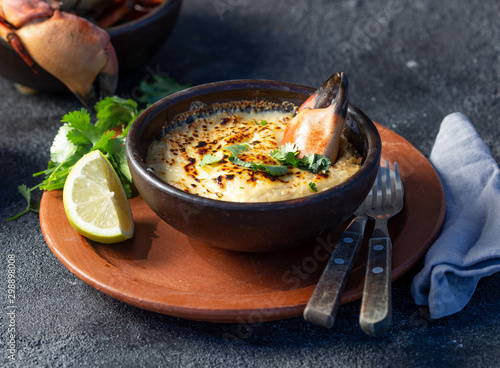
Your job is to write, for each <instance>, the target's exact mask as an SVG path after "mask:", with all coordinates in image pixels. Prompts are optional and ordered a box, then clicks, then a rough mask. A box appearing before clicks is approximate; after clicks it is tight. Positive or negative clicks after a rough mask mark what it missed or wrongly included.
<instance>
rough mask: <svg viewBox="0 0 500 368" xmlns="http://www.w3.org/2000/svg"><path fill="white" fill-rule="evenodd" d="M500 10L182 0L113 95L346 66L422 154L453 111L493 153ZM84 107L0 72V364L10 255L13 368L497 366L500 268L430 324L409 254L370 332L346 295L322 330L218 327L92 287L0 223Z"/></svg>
mask: <svg viewBox="0 0 500 368" xmlns="http://www.w3.org/2000/svg"><path fill="white" fill-rule="evenodd" d="M499 14H500V3H499V2H498V1H494V0H490V1H479V0H475V1H469V0H460V1H453V0H450V1H446V2H445V1H423V0H411V1H409V0H404V1H399V0H398V1H396V0H389V1H381V0H375V1H357V0H349V1H326V0H325V1H317V0H316V1H293V2H292V1H286V2H285V1H268V0H255V1H250V0H218V1H215V0H214V1H208V0H206V1H202V0H186V1H185V2H184V4H183V9H182V11H181V17H180V19H179V22H178V24H177V26H176V28H175V30H174V32H173V33H172V36H171V38H170V39H169V40H168V42H167V43H166V44H165V46H164V47H163V48H162V50H161V52H160V53H159V54H158V55H157V56H156V57H154V58H153V59H152V60H151V61H150V62H149V64H148V67H143V68H140V69H139V70H137V71H136V72H135V73H133V74H131V75H127V76H123V77H122V78H121V80H120V84H119V90H118V94H120V95H121V96H124V97H127V96H130V97H134V95H135V93H136V92H135V91H136V89H135V87H136V86H137V85H138V83H139V82H140V81H141V80H143V79H146V78H150V77H149V76H150V74H151V73H160V74H167V73H168V74H170V75H171V76H172V77H174V78H175V79H176V80H178V81H179V82H184V83H192V84H201V83H205V82H211V81H219V80H225V79H238V78H264V79H275V80H282V81H287V82H292V83H298V84H305V85H309V86H318V85H320V84H321V83H322V82H323V80H324V79H325V78H327V77H328V76H329V75H330V74H331V73H332V72H333V71H336V70H343V71H345V72H346V73H347V74H348V76H349V79H350V84H351V96H352V97H351V101H352V103H354V104H355V105H357V106H358V107H360V108H361V109H362V110H364V111H365V112H366V113H367V114H368V115H369V116H370V117H371V118H372V119H373V120H375V121H377V122H379V123H381V124H383V125H385V126H387V127H389V128H391V129H393V130H394V131H396V132H397V133H399V134H400V135H402V136H403V137H405V138H406V139H408V140H409V141H410V142H411V143H412V144H414V145H415V146H416V147H417V148H418V149H419V150H421V151H422V152H423V153H424V154H425V155H426V156H428V155H429V153H430V150H431V148H432V145H433V142H434V139H435V136H436V133H437V131H438V128H439V124H440V122H441V120H442V119H443V118H444V117H445V116H446V115H447V114H449V113H451V112H454V111H460V112H462V113H464V114H465V115H467V116H468V117H469V118H470V120H471V121H472V123H473V124H474V125H475V127H476V128H477V130H478V132H479V133H480V135H481V136H482V137H483V139H484V140H485V141H486V143H487V144H488V146H489V147H490V149H491V151H492V154H493V156H494V157H495V159H496V160H497V161H499V160H500V147H499V145H498V144H497V142H498V141H499V137H500V127H499V125H500V103H499V100H500V98H499V97H500V92H499V85H500V22H499V20H498V16H499ZM79 108H80V105H79V103H78V101H77V100H76V99H75V98H74V97H73V96H72V95H69V94H62V95H57V94H46V93H38V94H36V95H21V94H19V93H18V92H17V90H16V89H15V88H14V87H13V85H12V84H11V83H9V82H8V81H6V80H4V79H0V119H1V120H0V162H1V166H0V167H1V178H0V179H1V180H0V203H1V205H0V206H1V210H0V252H1V256H0V259H1V262H0V285H4V287H2V288H1V291H0V307H1V308H0V321H1V322H2V325H1V326H2V327H1V330H0V365H4V364H3V363H7V362H8V358H7V352H6V345H5V344H6V340H7V334H6V326H5V324H6V322H8V319H7V314H6V312H7V309H6V305H7V302H6V290H7V289H6V287H5V283H6V280H7V255H8V254H15V256H16V266H17V284H16V287H17V290H16V295H17V301H16V305H17V315H16V324H17V332H16V339H17V340H16V343H17V350H18V353H17V362H16V366H19V367H35V366H51V367H52V366H55V367H58V366H78V367H83V366H91V367H95V366H106V367H142V366H144V367H149V366H188V367H191V366H210V367H220V366H243V367H261V366H262V367H264V366H266V367H282V366H286V367H297V366H316V367H320V366H363V367H381V366H391V367H399V366H407V367H409V366H420V367H422V366H428V367H433V366H440V367H445V366H449V367H461V366H470V367H495V366H498V363H499V362H500V350H499V348H498V346H500V337H499V336H500V314H499V312H498V311H499V306H500V302H499V298H500V291H499V286H498V285H499V283H500V274H496V275H493V276H491V277H487V278H484V279H482V280H481V281H480V283H479V285H478V288H477V290H476V292H475V293H474V295H473V297H472V300H471V301H470V303H469V304H468V305H467V306H466V308H465V309H464V310H463V311H462V312H460V313H457V314H456V315H453V316H450V317H446V318H442V319H440V320H436V321H429V320H428V319H426V318H425V310H424V309H422V308H419V307H418V306H416V305H415V304H414V302H413V299H412V297H411V295H410V291H409V287H410V283H411V280H412V277H413V276H414V275H415V273H416V272H418V270H419V268H420V267H421V265H418V266H417V267H415V268H414V269H412V270H411V271H410V272H409V273H408V274H407V275H406V276H404V277H403V278H402V279H400V280H398V281H397V282H396V283H395V284H394V294H393V300H394V322H393V324H392V327H391V329H390V330H389V332H388V333H386V334H385V335H384V336H382V337H379V338H370V337H368V336H366V335H365V334H364V333H363V332H362V331H361V330H360V328H359V326H358V322H357V321H358V316H359V306H360V304H359V302H353V303H350V304H347V305H344V306H342V307H341V308H340V311H339V315H338V320H337V323H336V325H335V328H334V329H332V330H330V331H326V330H323V329H321V328H316V327H314V326H311V325H310V324H308V323H306V322H304V321H303V320H302V319H301V318H296V319H292V320H286V321H276V322H268V323H262V324H258V325H251V326H247V325H237V324H228V325H219V324H211V323H199V322H192V321H186V320H181V319H177V318H173V317H169V316H164V315H159V314H155V313H151V312H147V311H144V310H141V309H138V308H135V307H131V306H128V305H126V304H124V303H122V302H119V301H116V300H114V299H111V298H110V297H108V296H106V295H104V294H101V293H100V292H98V291H96V290H95V289H93V288H91V287H90V286H88V285H86V284H85V283H83V282H82V281H80V280H79V279H78V278H76V277H75V276H74V275H72V274H71V273H70V272H69V271H68V270H66V268H64V267H63V266H62V265H61V263H60V262H59V261H58V260H57V259H56V257H55V256H54V255H53V254H52V253H51V252H50V250H49V248H48V247H47V245H46V243H45V240H44V238H43V236H42V233H41V231H40V227H39V222H38V217H37V215H35V214H33V213H32V214H29V215H27V216H24V217H22V218H20V219H19V220H17V221H15V222H11V223H7V222H6V221H5V220H6V218H8V217H9V216H11V215H12V214H14V213H16V212H18V211H20V210H21V209H22V208H23V207H24V205H25V203H24V201H23V200H22V199H21V197H20V196H19V195H18V193H17V190H16V187H17V185H18V184H21V183H26V184H28V185H30V186H32V185H34V184H36V183H37V181H36V180H35V179H33V178H32V177H31V174H32V173H33V172H36V171H39V170H42V169H43V168H45V167H46V164H47V161H48V158H49V147H50V145H51V141H52V139H53V137H54V135H55V133H56V131H57V129H58V127H59V125H60V122H59V121H60V119H61V117H62V116H63V115H64V114H65V113H66V112H67V111H71V110H75V109H79ZM37 195H39V193H38V194H37ZM228 335H232V336H236V337H240V338H239V339H237V340H232V341H228V340H227V339H225V338H224V336H228Z"/></svg>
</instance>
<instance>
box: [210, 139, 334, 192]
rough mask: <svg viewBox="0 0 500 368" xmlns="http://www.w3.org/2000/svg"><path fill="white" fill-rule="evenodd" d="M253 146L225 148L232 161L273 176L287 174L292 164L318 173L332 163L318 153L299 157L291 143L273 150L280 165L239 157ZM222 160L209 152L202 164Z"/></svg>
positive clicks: (295, 147)
mask: <svg viewBox="0 0 500 368" xmlns="http://www.w3.org/2000/svg"><path fill="white" fill-rule="evenodd" d="M251 148H253V147H252V146H251V145H249V144H248V143H243V144H234V145H231V146H226V147H224V148H223V149H224V150H227V151H229V152H230V153H231V156H229V157H228V160H229V161H230V162H232V163H234V164H236V165H239V166H243V167H246V168H249V169H252V170H254V171H264V172H265V173H267V174H269V175H271V176H281V175H286V174H287V173H288V172H289V170H288V167H290V166H293V167H298V168H299V169H302V170H310V171H312V172H313V173H314V174H317V173H319V172H320V171H321V172H326V171H327V170H328V168H329V167H330V166H331V164H332V162H331V160H330V159H329V158H328V157H326V156H323V155H318V154H316V153H315V154H310V155H305V156H304V157H303V158H299V157H298V156H299V149H298V147H297V146H296V145H295V144H290V143H287V144H285V145H283V146H281V147H280V148H279V149H278V150H273V151H271V153H270V156H271V158H272V159H274V160H275V161H276V162H278V164H279V165H265V164H262V163H256V162H248V161H244V160H242V159H241V158H239V157H238V156H239V155H240V154H241V153H242V152H244V151H246V150H248V149H251ZM221 160H222V159H221V158H219V157H216V156H213V155H210V154H207V155H204V156H203V158H202V160H201V163H200V166H205V165H211V164H216V163H218V162H220V161H221ZM311 189H313V188H311ZM313 190H314V189H313Z"/></svg>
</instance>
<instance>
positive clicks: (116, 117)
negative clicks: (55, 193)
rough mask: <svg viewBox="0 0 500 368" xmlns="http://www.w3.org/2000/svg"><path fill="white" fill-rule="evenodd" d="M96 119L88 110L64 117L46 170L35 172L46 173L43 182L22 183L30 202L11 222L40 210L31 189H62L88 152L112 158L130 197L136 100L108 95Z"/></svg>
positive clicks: (136, 110) (21, 191) (43, 174)
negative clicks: (128, 143) (129, 141)
mask: <svg viewBox="0 0 500 368" xmlns="http://www.w3.org/2000/svg"><path fill="white" fill-rule="evenodd" d="M95 110H96V117H97V121H96V122H95V124H92V123H91V117H90V114H89V112H88V111H87V110H85V109H81V110H80V111H73V112H69V113H67V114H66V115H64V116H63V118H62V119H61V122H63V123H64V124H63V125H62V126H61V127H60V128H59V130H58V132H57V134H56V136H55V138H54V141H53V143H52V146H51V148H50V161H49V163H48V165H47V169H45V170H42V171H40V172H37V173H35V174H33V176H34V177H37V176H43V181H42V182H41V183H40V184H38V185H36V186H34V187H33V188H28V187H27V186H26V185H24V184H23V185H20V186H19V187H18V191H19V192H20V193H21V195H22V196H23V197H24V198H25V199H26V201H27V202H28V206H27V208H26V209H25V210H24V211H22V212H20V213H19V214H17V215H15V216H13V217H11V218H10V219H8V220H7V221H12V220H15V219H17V218H18V217H20V216H22V215H24V214H25V213H28V212H30V211H34V212H37V210H38V207H39V203H36V204H33V205H32V204H31V192H32V191H33V190H35V189H37V188H39V189H41V190H47V191H50V190H56V189H63V187H64V183H65V182H66V178H67V177H68V174H69V172H70V171H71V169H72V168H73V166H74V165H75V164H76V162H77V161H78V160H79V159H80V158H81V157H82V156H83V155H85V154H86V153H88V152H90V151H94V150H100V151H101V152H102V153H103V154H104V156H106V158H107V159H108V160H109V162H110V163H111V165H112V166H113V168H114V170H115V171H116V173H117V175H118V177H119V178H120V181H121V183H122V185H123V188H124V189H125V192H126V193H127V196H128V197H129V198H130V197H131V196H132V186H133V183H132V176H131V175H130V171H129V168H128V165H127V158H126V154H125V139H126V135H127V133H128V130H129V128H130V125H131V124H132V122H133V121H134V120H135V119H136V117H137V116H138V115H139V113H140V111H138V109H137V103H136V102H135V101H133V100H131V99H128V100H126V99H123V98H120V97H118V96H113V97H107V98H105V99H103V100H101V101H99V102H98V103H97V104H96V106H95ZM113 129H118V130H119V129H121V133H118V132H117V131H115V130H113Z"/></svg>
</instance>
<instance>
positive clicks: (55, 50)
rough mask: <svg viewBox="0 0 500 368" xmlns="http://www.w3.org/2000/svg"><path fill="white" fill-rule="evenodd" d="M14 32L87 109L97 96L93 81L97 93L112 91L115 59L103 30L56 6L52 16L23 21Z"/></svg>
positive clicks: (40, 63) (115, 72)
mask: <svg viewBox="0 0 500 368" xmlns="http://www.w3.org/2000/svg"><path fill="white" fill-rule="evenodd" d="M16 33H17V35H18V36H19V38H20V39H21V40H22V42H23V45H24V47H25V48H26V50H27V51H28V53H29V54H30V55H31V57H32V58H33V59H34V60H35V61H36V62H37V63H38V64H39V65H40V66H41V67H42V68H44V69H45V70H46V71H47V72H49V73H51V74H52V75H53V76H55V77H56V78H58V79H59V80H60V81H61V82H63V83H64V84H65V85H66V86H67V87H68V89H69V90H70V91H71V92H73V93H74V94H75V95H76V96H77V97H78V98H79V99H80V101H81V102H82V103H83V104H84V105H85V106H86V107H87V108H90V109H91V108H93V106H94V104H95V102H96V99H97V97H96V91H95V89H94V82H95V83H96V84H98V88H99V95H100V96H107V95H112V94H114V92H115V90H116V84H117V81H118V60H117V57H116V53H115V50H114V48H113V46H112V45H111V43H110V37H109V34H108V33H107V32H106V31H104V30H103V29H101V28H99V27H97V26H95V25H93V24H92V23H90V22H89V21H87V20H85V19H83V18H80V17H78V16H75V15H73V14H70V13H66V12H61V11H59V10H57V9H56V10H54V13H53V15H52V17H50V18H46V19H45V20H44V21H41V22H36V21H34V22H31V23H29V24H26V25H24V27H22V28H19V29H18V30H17V31H16Z"/></svg>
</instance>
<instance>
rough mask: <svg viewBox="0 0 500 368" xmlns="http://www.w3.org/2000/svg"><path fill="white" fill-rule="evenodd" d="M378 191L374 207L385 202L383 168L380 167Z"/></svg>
mask: <svg viewBox="0 0 500 368" xmlns="http://www.w3.org/2000/svg"><path fill="white" fill-rule="evenodd" d="M376 182H377V191H376V194H375V198H374V199H373V206H372V208H378V207H380V206H381V205H382V204H383V203H384V202H383V188H382V186H383V181H382V170H380V169H379V171H378V174H377V180H376Z"/></svg>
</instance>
